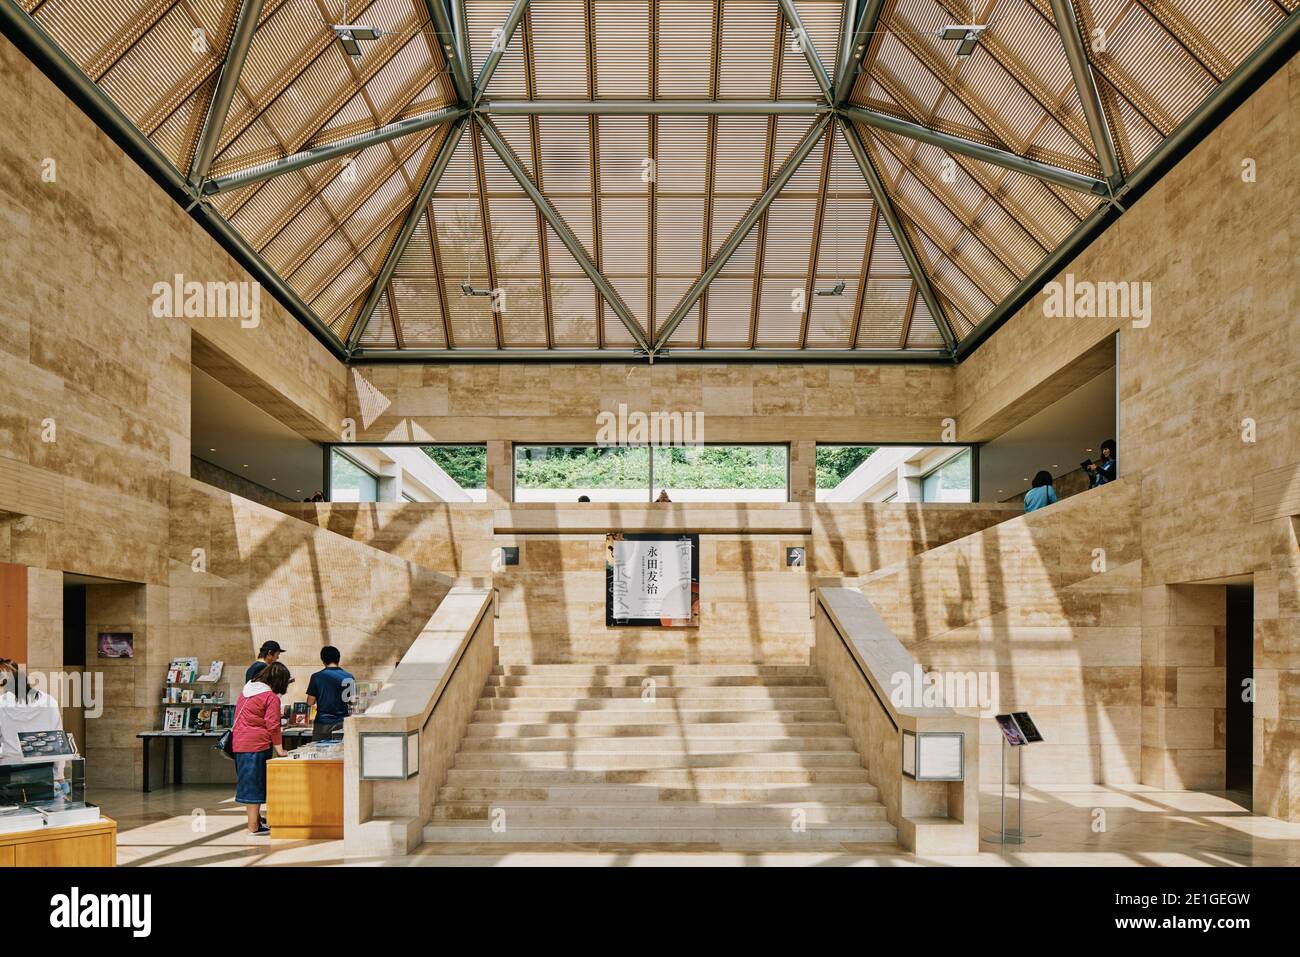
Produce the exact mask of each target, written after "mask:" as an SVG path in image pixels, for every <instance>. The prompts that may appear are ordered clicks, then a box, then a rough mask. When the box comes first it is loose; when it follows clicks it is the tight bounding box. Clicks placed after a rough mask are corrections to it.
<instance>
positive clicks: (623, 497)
mask: <svg viewBox="0 0 1300 957" xmlns="http://www.w3.org/2000/svg"><path fill="white" fill-rule="evenodd" d="M649 489H650V450H649V449H648V448H647V447H645V446H643V445H642V446H611V447H601V446H595V445H516V446H515V501H516V502H577V501H580V500H581V499H582V497H583V496H586V498H587V499H588V500H590V501H592V502H644V501H646V500H647V498H648V496H649Z"/></svg>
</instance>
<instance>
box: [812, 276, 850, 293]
mask: <svg viewBox="0 0 1300 957" xmlns="http://www.w3.org/2000/svg"><path fill="white" fill-rule="evenodd" d="M813 295H814V296H842V295H844V280H843V279H841V280H840V281H839V282H837V283H836V284H835V285H833V286H829V287H826V288H823V289H814V290H813Z"/></svg>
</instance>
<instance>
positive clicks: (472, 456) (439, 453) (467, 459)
mask: <svg viewBox="0 0 1300 957" xmlns="http://www.w3.org/2000/svg"><path fill="white" fill-rule="evenodd" d="M422 449H423V451H424V454H425V455H427V456H429V458H431V459H433V461H434V464H436V465H437V466H438V467H439V468H440V469H442V470H443V471H444V472H446V473H447V474H448V475H449V476H451V478H452V480H453V481H455V482H456V484H457V485H459V486H460V487H461V488H487V447H486V446H483V445H426V446H422Z"/></svg>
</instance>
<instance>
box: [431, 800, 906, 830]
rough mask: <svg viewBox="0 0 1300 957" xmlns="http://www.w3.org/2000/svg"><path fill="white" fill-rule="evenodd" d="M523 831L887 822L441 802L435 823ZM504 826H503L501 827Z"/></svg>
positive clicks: (815, 811) (814, 815)
mask: <svg viewBox="0 0 1300 957" xmlns="http://www.w3.org/2000/svg"><path fill="white" fill-rule="evenodd" d="M494 817H495V818H496V820H497V821H498V822H501V823H502V824H504V826H505V827H506V828H507V829H509V828H511V827H515V826H521V827H620V828H623V827H706V826H710V825H712V826H716V827H759V826H763V825H771V826H774V827H781V826H785V827H792V826H795V825H796V824H839V825H852V824H870V823H875V822H879V821H884V820H885V808H884V806H883V805H880V804H818V803H813V802H808V803H802V804H800V803H798V802H795V803H791V804H739V803H735V804H701V803H693V802H684V801H679V802H676V803H668V802H656V803H651V804H633V803H630V802H627V801H620V802H614V803H611V804H556V803H552V802H547V801H521V802H500V803H486V802H468V801H449V802H445V803H444V802H440V803H438V804H437V805H435V806H434V809H433V816H432V817H431V818H430V821H429V823H431V824H450V823H455V822H459V821H483V822H487V821H490V820H492V819H493V818H494ZM498 826H500V824H498Z"/></svg>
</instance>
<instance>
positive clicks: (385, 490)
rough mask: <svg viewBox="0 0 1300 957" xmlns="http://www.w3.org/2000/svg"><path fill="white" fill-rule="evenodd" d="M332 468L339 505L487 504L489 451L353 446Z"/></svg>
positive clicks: (337, 451)
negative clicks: (371, 503) (403, 503)
mask: <svg viewBox="0 0 1300 957" xmlns="http://www.w3.org/2000/svg"><path fill="white" fill-rule="evenodd" d="M331 462H332V465H331V484H330V498H331V499H332V500H333V501H336V502H376V501H377V502H484V501H487V446H485V445H424V446H421V445H349V446H343V447H335V448H334V454H333V455H332V457H331Z"/></svg>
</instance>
